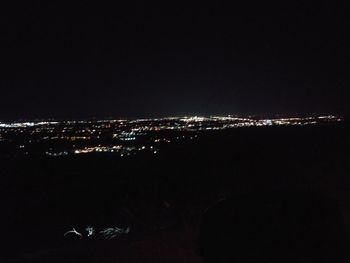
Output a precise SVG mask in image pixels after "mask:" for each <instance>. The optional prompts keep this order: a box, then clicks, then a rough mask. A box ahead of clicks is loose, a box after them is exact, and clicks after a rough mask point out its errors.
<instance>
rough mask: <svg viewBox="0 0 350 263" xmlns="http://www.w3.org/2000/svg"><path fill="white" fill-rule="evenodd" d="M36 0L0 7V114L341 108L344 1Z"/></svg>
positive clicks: (345, 66)
mask: <svg viewBox="0 0 350 263" xmlns="http://www.w3.org/2000/svg"><path fill="white" fill-rule="evenodd" d="M28 2H30V3H28ZM47 2H50V3H44V4H43V5H40V4H33V3H34V2H32V1H26V2H24V3H22V4H19V3H13V4H7V6H2V8H1V11H0V12H1V18H0V19H1V20H0V23H1V44H0V52H1V53H0V60H1V62H0V64H1V75H0V87H1V88H0V90H1V96H0V98H1V103H0V120H13V119H34V118H90V117H99V118H102V117H128V118H135V117H158V116H175V115H211V114H213V115H214V114H219V115H226V114H254V115H264V116H271V115H276V114H279V115H304V114H328V113H335V114H341V115H345V116H349V115H350V109H349V106H348V104H349V103H348V98H349V97H350V96H349V95H350V91H349V87H348V86H349V84H350V80H349V58H350V49H349V47H350V41H349V38H348V35H349V32H350V31H349V26H350V23H349V21H350V20H349V18H348V16H349V15H348V14H347V13H348V10H349V9H347V8H346V6H342V5H338V4H336V3H326V2H322V1H313V2H312V1H300V3H299V4H296V3H295V2H297V1H294V2H293V4H291V3H288V4H287V3H286V2H287V1H279V2H283V3H273V4H267V3H266V1H259V2H258V3H255V2H249V1H241V2H242V3H240V4H235V5H232V4H230V5H224V4H219V3H217V1H213V2H212V3H211V4H203V3H202V4H198V5H194V4H189V3H186V4H184V5H181V4H180V3H179V2H177V1H172V2H170V1H164V2H166V4H162V5H159V4H154V5H152V4H150V3H141V2H135V1H133V2H131V1H125V2H128V3H124V4H115V5H113V6H111V5H110V6H106V5H102V4H99V1H95V2H94V3H93V4H88V3H83V2H85V1H82V3H81V4H72V3H69V4H67V5H66V4H63V3H60V4H58V3H57V4H54V2H53V1H47ZM115 2H116V3H117V2H121V1H115ZM227 2H234V1H227ZM243 2H244V3H243Z"/></svg>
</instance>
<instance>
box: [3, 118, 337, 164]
mask: <svg viewBox="0 0 350 263" xmlns="http://www.w3.org/2000/svg"><path fill="white" fill-rule="evenodd" d="M342 121H343V119H342V118H341V117H338V116H333V115H328V116H316V117H315V116H314V117H295V118H271V119H265V118H255V117H237V116H211V117H198V116H191V117H187V116H186V117H167V118H158V119H134V120H115V119H111V120H85V121H84V120H75V121H38V122H13V123H0V142H1V143H2V144H5V145H9V147H10V148H11V147H15V148H16V152H17V153H19V154H23V155H28V154H29V155H30V154H39V155H40V154H45V155H47V156H50V157H58V156H66V155H81V154H103V153H104V154H106V153H108V154H116V155H119V156H120V157H125V156H131V155H135V154H136V153H142V152H144V153H150V154H157V153H158V152H159V150H160V149H161V148H162V146H163V145H164V144H169V143H172V142H174V141H187V140H195V139H196V138H198V136H200V135H201V134H203V133H205V132H210V131H218V130H225V129H234V128H242V127H262V126H304V125H317V124H319V125H322V124H327V123H337V122H342Z"/></svg>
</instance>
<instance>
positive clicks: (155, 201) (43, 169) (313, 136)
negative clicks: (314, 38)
mask: <svg viewBox="0 0 350 263" xmlns="http://www.w3.org/2000/svg"><path fill="white" fill-rule="evenodd" d="M349 134H350V127H349V125H348V124H346V123H345V124H344V123H343V124H336V125H329V126H327V125H323V126H305V127H263V128H256V127H255V128H241V129H232V130H226V131H212V132H207V133H203V134H201V135H200V136H199V137H198V140H197V141H195V142H193V141H192V142H189V141H188V142H182V143H178V144H170V145H168V146H164V148H163V149H161V152H160V154H159V155H151V154H144V155H136V156H132V157H128V158H119V157H115V156H113V155H86V156H78V157H77V156H73V157H70V156H68V157H58V158H48V157H40V158H38V157H30V156H29V157H13V158H10V157H4V156H2V157H1V171H0V173H1V181H2V183H1V189H0V190H1V200H2V202H1V203H2V205H1V207H2V209H1V210H2V213H1V214H2V218H1V221H2V224H1V226H2V228H3V229H2V231H1V240H2V244H4V245H2V247H3V248H5V250H4V251H5V252H4V253H3V255H2V256H1V257H2V258H3V260H2V261H12V262H201V258H200V247H199V241H198V236H199V225H200V221H201V218H202V216H203V214H204V213H205V211H206V210H207V209H208V207H212V206H213V205H214V204H216V203H217V202H219V201H220V200H222V199H226V198H229V197H232V196H236V195H242V194H248V195H249V194H252V195H254V196H258V195H257V193H272V192H273V193H276V192H294V191H295V192H298V191H299V192H300V191H302V192H307V193H308V194H309V195H311V196H312V195H313V193H315V195H316V193H317V195H319V194H321V195H324V196H327V197H329V198H331V199H332V200H335V202H336V203H337V206H339V209H340V212H341V217H342V219H343V220H344V225H345V230H346V229H347V228H348V227H349V226H350V191H349V190H350V178H349V175H350V174H349V172H350V154H349V149H350V136H349ZM256 198H258V197H256ZM88 225H90V226H94V227H95V228H96V229H102V228H104V227H110V226H113V227H114V226H123V227H124V226H128V227H130V233H128V234H125V235H122V236H120V237H118V238H115V239H112V240H104V239H103V238H98V237H96V238H95V237H94V238H86V237H84V238H83V239H76V240H75V239H73V240H71V239H70V238H67V237H64V236H63V234H64V233H65V232H66V231H68V230H70V229H72V227H75V228H76V229H81V231H84V228H85V227H86V226H88ZM157 260H158V261H157Z"/></svg>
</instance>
